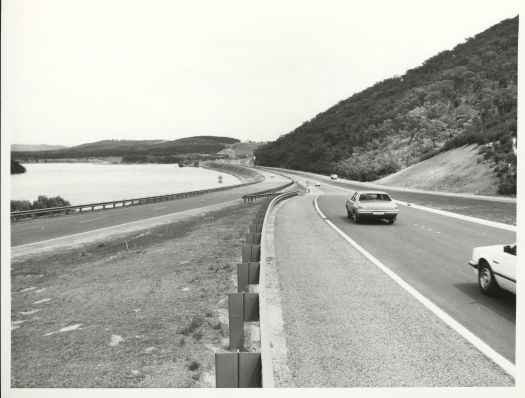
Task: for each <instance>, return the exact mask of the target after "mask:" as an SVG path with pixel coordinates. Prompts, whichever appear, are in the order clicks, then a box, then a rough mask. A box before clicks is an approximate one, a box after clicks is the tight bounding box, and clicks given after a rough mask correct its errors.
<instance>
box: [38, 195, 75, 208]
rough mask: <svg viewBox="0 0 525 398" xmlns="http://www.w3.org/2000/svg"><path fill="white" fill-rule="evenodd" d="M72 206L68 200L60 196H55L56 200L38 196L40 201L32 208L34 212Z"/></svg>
mask: <svg viewBox="0 0 525 398" xmlns="http://www.w3.org/2000/svg"><path fill="white" fill-rule="evenodd" d="M63 206H71V203H69V202H68V201H67V200H65V199H63V198H62V197H60V196H55V197H54V198H48V197H47V196H45V195H40V196H38V199H37V200H35V201H34V202H33V205H32V206H31V208H32V209H33V210H37V209H48V208H50V207H63Z"/></svg>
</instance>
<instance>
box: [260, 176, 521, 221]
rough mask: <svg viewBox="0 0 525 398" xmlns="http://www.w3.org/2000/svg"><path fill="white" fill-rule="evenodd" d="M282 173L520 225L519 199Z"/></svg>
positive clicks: (323, 183)
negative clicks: (381, 193) (384, 193)
mask: <svg viewBox="0 0 525 398" xmlns="http://www.w3.org/2000/svg"><path fill="white" fill-rule="evenodd" d="M270 170H275V171H277V172H279V173H284V174H286V175H288V176H290V177H291V178H294V177H297V176H299V177H302V178H305V179H308V180H310V181H311V182H312V181H319V182H321V183H322V186H332V187H340V188H343V189H357V190H364V189H380V190H381V191H385V192H387V193H388V194H390V196H392V197H393V198H395V199H397V200H400V201H404V202H409V203H415V204H419V205H422V206H430V207H434V208H436V209H441V210H445V211H451V212H456V213H459V214H463V215H467V216H472V217H479V218H483V219H487V220H492V221H496V222H503V223H507V224H510V225H516V199H515V198H507V197H489V196H478V195H473V194H455V193H447V192H429V191H421V190H413V191H411V190H409V189H408V188H393V187H387V186H384V185H383V186H379V185H377V184H372V183H361V182H356V181H349V180H344V179H338V180H331V179H330V177H326V176H322V175H319V174H313V173H308V172H304V171H295V170H294V171H292V170H285V169H278V168H271V169H270Z"/></svg>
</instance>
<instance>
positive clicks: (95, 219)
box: [78, 217, 104, 224]
mask: <svg viewBox="0 0 525 398" xmlns="http://www.w3.org/2000/svg"><path fill="white" fill-rule="evenodd" d="M103 219H104V217H99V218H92V219H90V220H84V221H79V222H78V224H85V223H87V222H93V221H97V220H103Z"/></svg>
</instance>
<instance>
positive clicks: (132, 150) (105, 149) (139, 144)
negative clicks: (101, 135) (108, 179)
mask: <svg viewBox="0 0 525 398" xmlns="http://www.w3.org/2000/svg"><path fill="white" fill-rule="evenodd" d="M237 142H239V140H238V139H235V138H230V137H215V136H198V137H188V138H181V139H178V140H174V141H164V140H141V141H138V140H103V141H98V142H94V143H89V144H82V145H77V146H74V147H70V148H64V149H59V150H53V151H39V152H13V155H14V156H16V157H17V158H18V159H67V158H87V157H104V156H128V157H129V156H145V155H150V156H165V155H180V154H189V153H199V154H214V153H217V152H219V151H221V150H223V149H225V148H227V147H228V146H229V145H232V144H235V143H237Z"/></svg>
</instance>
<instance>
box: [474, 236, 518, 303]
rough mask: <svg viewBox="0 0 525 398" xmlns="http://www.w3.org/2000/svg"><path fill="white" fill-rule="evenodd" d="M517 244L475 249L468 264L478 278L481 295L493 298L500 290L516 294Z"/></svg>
mask: <svg viewBox="0 0 525 398" xmlns="http://www.w3.org/2000/svg"><path fill="white" fill-rule="evenodd" d="M516 250H517V246H516V243H514V244H511V245H494V246H481V247H475V248H474V249H473V250H472V259H471V260H470V261H469V262H468V263H469V264H470V265H471V266H472V268H474V273H475V274H476V275H477V277H478V285H479V289H480V290H481V293H483V294H485V295H487V296H491V295H493V294H494V293H495V292H496V291H497V290H498V289H504V290H507V291H509V292H511V293H514V294H516Z"/></svg>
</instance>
